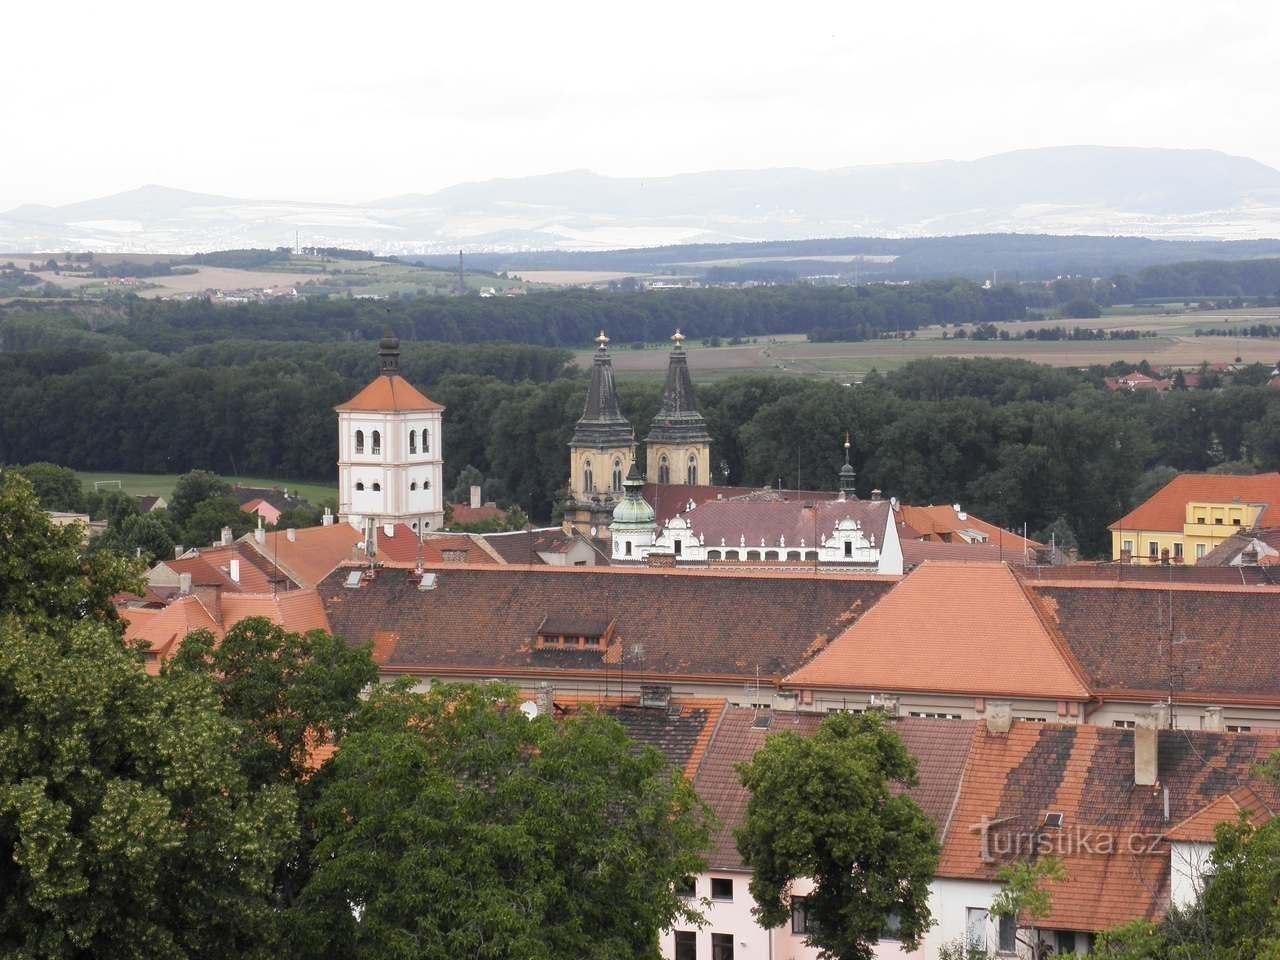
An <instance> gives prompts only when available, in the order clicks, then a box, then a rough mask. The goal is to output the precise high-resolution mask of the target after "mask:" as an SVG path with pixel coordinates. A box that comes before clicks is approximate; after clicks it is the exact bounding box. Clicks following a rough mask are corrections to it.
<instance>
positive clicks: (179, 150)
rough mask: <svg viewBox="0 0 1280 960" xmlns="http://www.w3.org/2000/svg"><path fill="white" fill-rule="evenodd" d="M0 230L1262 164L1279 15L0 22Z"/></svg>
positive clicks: (826, 7) (281, 10) (542, 13)
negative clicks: (701, 186) (1145, 163)
mask: <svg viewBox="0 0 1280 960" xmlns="http://www.w3.org/2000/svg"><path fill="white" fill-rule="evenodd" d="M3 20H4V35H5V43H4V52H3V56H2V57H0V85H2V86H0V89H2V90H3V92H4V95H5V102H6V109H5V121H4V129H5V137H4V139H5V141H7V143H6V146H5V147H4V148H3V149H2V150H0V210H3V209H7V208H9V207H12V206H14V205H16V204H19V203H24V202H37V203H53V204H58V203H67V202H72V201H75V200H81V199H87V198H89V197H94V196H100V195H103V194H108V193H114V192H117V191H120V190H126V189H130V188H133V187H136V186H139V185H141V184H144V183H160V184H165V185H167V186H172V187H181V188H185V189H189V190H197V191H202V192H208V193H219V194H225V195H230V196H241V197H258V198H264V199H265V198H274V199H297V200H333V201H361V200H370V199H375V198H378V197H384V196H390V195H394V194H400V193H410V192H429V191H432V190H435V189H438V188H440V187H444V186H448V185H450V184H453V183H458V182H462V181H467V180H483V179H489V178H492V177H502V176H522V175H527V174H536V173H548V172H552V171H557V170H567V169H575V168H588V169H591V170H595V171H597V172H600V173H606V174H614V175H660V174H669V173H677V172H685V171H695V170H708V169H723V168H730V167H732V168H744V167H771V166H803V167H817V168H829V167H841V166H849V165H853V164H860V163H889V162H896V161H922V160H935V159H943V158H950V159H957V160H964V159H973V158H976V157H980V156H985V155H987V154H991V153H998V152H1000V151H1004V150H1012V149H1019V148H1024V147H1040V146H1052V145H1058V144H1073V143H1091V144H1109V145H1118V146H1163V147H1206V148H1213V149H1218V150H1224V151H1226V152H1228V153H1234V154H1240V155H1244V156H1249V157H1253V158H1254V159H1256V160H1260V161H1262V162H1264V163H1268V164H1270V165H1272V166H1276V167H1280V123H1278V122H1277V121H1278V120H1280V65H1278V63H1280V61H1278V60H1277V51H1278V50H1280V4H1277V3H1274V2H1271V0H1256V2H1240V3H1230V2H1223V0H1214V2H1212V3H1209V2H1187V0H1165V2H1159V3H1146V2H1131V0H1109V2H1092V0H1088V2H1085V0H1076V2H1072V3H1070V4H1046V3H1028V2H1026V0H1018V2H1010V3H997V2H990V3H988V2H982V0H975V2H970V3H955V2H949V0H948V2H936V3H933V2H931V3H922V2H908V0H895V2H892V3H870V2H857V0H843V2H837V3H831V4H816V3H813V4H811V3H804V2H794V0H793V2H791V3H781V4H780V3H777V2H773V3H768V4H763V3H761V4H753V3H747V2H743V0H737V2H734V3H715V4H713V3H708V2H699V0H684V2H681V3H663V2H653V0H650V2H646V3H607V2H599V0H596V2H592V3H583V4H568V3H558V2H554V0H542V2H540V3H536V2H529V0H526V2H523V3H520V4H506V3H500V2H493V0H489V2H475V0H472V2H458V3H445V2H441V0H436V2H432V3H425V2H421V0H418V2H414V3H411V4H403V5H400V4H392V3H388V2H385V0H384V2H367V3H363V4H361V3H351V2H350V0H347V2H343V3H338V4H333V5H327V4H324V3H316V2H312V3H306V4H301V3H299V4H293V3H284V2H277V0H257V2H254V3H245V4H241V3H235V2H219V3H200V4H196V3H173V2H171V0H170V2H166V3H162V4H155V5H151V4H143V3H132V2H128V0H126V2H123V3H115V4H107V3H101V2H94V3H91V4H79V3H74V2H72V3H67V2H59V3H57V4H54V5H48V4H38V3H16V4H12V5H7V6H6V9H5V13H4V17H3Z"/></svg>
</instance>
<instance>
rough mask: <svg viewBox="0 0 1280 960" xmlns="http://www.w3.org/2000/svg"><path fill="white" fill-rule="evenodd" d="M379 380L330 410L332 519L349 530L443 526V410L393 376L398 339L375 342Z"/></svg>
mask: <svg viewBox="0 0 1280 960" xmlns="http://www.w3.org/2000/svg"><path fill="white" fill-rule="evenodd" d="M378 365H379V375H378V377H377V378H376V379H375V380H374V381H373V382H372V383H370V384H369V385H368V386H367V387H365V388H364V389H363V390H361V391H360V392H359V393H357V394H356V395H355V396H354V397H352V398H351V399H350V400H348V401H347V402H346V403H343V404H340V405H339V406H337V407H335V408H334V409H335V410H337V412H338V513H339V516H340V517H341V518H342V519H343V520H344V521H346V522H347V523H350V524H351V525H352V526H355V527H358V528H360V529H364V528H365V526H366V524H368V523H369V522H370V521H372V522H373V523H376V524H379V525H381V524H386V523H404V524H408V526H409V527H410V528H411V529H413V530H414V531H415V532H416V533H418V534H419V535H421V534H422V533H423V532H425V531H428V530H438V529H439V528H440V527H442V526H444V490H443V486H444V456H443V452H444V419H443V417H444V407H442V406H441V405H440V404H438V403H436V402H435V401H434V400H431V399H430V398H428V397H426V396H424V395H423V394H421V393H419V392H418V391H417V390H416V389H414V387H413V385H412V384H410V383H409V381H407V380H405V379H404V378H403V377H401V376H400V341H399V340H397V339H396V338H395V337H393V336H386V337H383V338H382V341H381V343H379V345H378Z"/></svg>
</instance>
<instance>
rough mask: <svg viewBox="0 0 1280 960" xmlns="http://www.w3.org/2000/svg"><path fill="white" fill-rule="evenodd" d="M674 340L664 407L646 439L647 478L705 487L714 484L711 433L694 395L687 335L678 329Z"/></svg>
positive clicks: (654, 420) (661, 408)
mask: <svg viewBox="0 0 1280 960" xmlns="http://www.w3.org/2000/svg"><path fill="white" fill-rule="evenodd" d="M671 339H672V341H673V342H674V343H675V346H674V347H673V348H672V350H671V358H670V360H669V361H668V363H667V382H666V385H665V386H664V387H663V389H662V406H661V407H659V408H658V412H657V413H656V414H654V417H653V423H652V424H651V425H650V428H649V435H648V436H647V437H645V440H644V447H645V462H646V465H647V467H648V469H647V470H646V472H645V479H646V480H648V481H649V482H650V483H663V484H666V483H683V484H687V485H689V486H691V487H705V486H709V485H710V484H711V434H709V433H707V423H706V421H705V420H704V419H703V418H702V414H700V413H699V412H698V406H697V402H696V401H695V399H694V396H693V380H692V379H691V378H690V377H689V359H688V355H687V354H686V353H685V352H684V335H683V334H682V333H681V332H680V331H679V330H677V331H676V332H675V336H673V337H672V338H671Z"/></svg>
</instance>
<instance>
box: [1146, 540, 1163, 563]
mask: <svg viewBox="0 0 1280 960" xmlns="http://www.w3.org/2000/svg"><path fill="white" fill-rule="evenodd" d="M1147 556H1148V557H1150V558H1151V559H1152V560H1158V559H1159V558H1160V544H1159V543H1157V542H1156V541H1155V540H1148V541H1147Z"/></svg>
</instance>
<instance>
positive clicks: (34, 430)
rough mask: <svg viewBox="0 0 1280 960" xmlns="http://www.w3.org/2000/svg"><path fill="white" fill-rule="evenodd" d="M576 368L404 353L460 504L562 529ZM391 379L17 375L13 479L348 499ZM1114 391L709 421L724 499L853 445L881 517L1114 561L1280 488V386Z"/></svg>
mask: <svg viewBox="0 0 1280 960" xmlns="http://www.w3.org/2000/svg"><path fill="white" fill-rule="evenodd" d="M237 312H243V313H250V312H251V311H249V310H247V309H246V308H234V309H224V310H220V311H219V314H220V315H223V316H227V317H228V318H229V319H228V323H230V324H232V325H235V324H239V323H242V322H243V321H244V317H243V316H240V317H235V316H233V315H234V314H236V313H237ZM610 326H611V328H613V327H614V326H616V325H614V324H611V325H610ZM262 332H265V331H262ZM182 333H183V331H182V330H181V329H180V330H179V331H177V332H176V333H175V334H174V336H175V337H178V338H180V337H181V336H182ZM89 335H90V336H91V337H92V336H99V335H100V334H95V333H90V334H89ZM279 335H280V333H279V332H277V336H279ZM568 361H569V355H568V354H567V352H566V351H564V350H559V349H550V348H545V347H536V346H520V345H512V344H502V343H490V344H479V345H468V346H458V345H455V344H433V343H421V342H413V343H406V344H404V357H403V361H402V362H403V368H404V371H405V374H406V376H408V377H409V378H410V379H411V380H412V381H413V382H415V383H416V384H418V385H419V386H420V387H421V388H422V389H423V390H424V391H426V392H427V393H429V394H430V395H431V396H432V397H433V398H434V399H435V400H437V401H439V402H441V403H443V404H445V405H446V406H447V408H448V412H447V414H446V421H445V422H446V433H445V455H446V477H445V479H446V483H448V484H449V485H452V484H453V483H454V481H455V480H456V477H457V475H458V473H459V472H460V471H461V470H462V469H463V468H465V467H467V466H474V467H476V468H477V469H478V470H479V471H480V472H481V473H482V474H483V475H484V476H485V477H487V478H489V481H490V486H489V490H490V491H491V493H492V495H494V496H496V497H498V498H499V499H500V500H503V501H504V502H507V503H511V504H515V505H517V506H520V507H521V508H522V509H524V510H526V511H527V512H529V513H530V514H531V516H533V517H534V518H535V519H538V520H547V519H550V518H551V517H552V516H553V515H554V513H555V509H556V503H557V502H558V500H559V498H560V495H561V491H562V489H563V487H564V485H565V480H566V476H565V471H566V466H565V464H566V456H567V453H566V451H567V443H568V440H569V436H570V433H571V431H572V429H573V424H574V421H575V420H576V419H577V417H578V416H579V415H580V413H581V409H582V404H583V399H584V396H585V392H586V379H585V377H584V375H583V374H582V373H580V372H578V371H577V370H576V369H575V368H573V367H571V366H570V364H569V363H568ZM374 370H375V364H374V347H373V344H372V343H370V342H367V341H366V342H361V343H350V342H348V343H316V342H302V343H281V342H267V341H244V340H238V341H226V342H221V343H208V344H203V345H199V346H190V347H186V348H184V349H182V350H178V351H176V352H174V353H173V354H171V355H168V356H165V355H162V354H158V353H154V352H148V351H143V350H139V349H136V348H135V347H134V345H133V344H128V343H126V344H125V345H123V348H122V349H121V350H119V351H118V352H114V353H109V352H106V351H104V350H102V349H84V348H83V347H81V348H74V347H73V348H67V349H39V350H27V351H22V352H9V353H3V354H0V462H9V463H25V462H31V461H37V460H39V461H50V462H54V463H61V464H64V465H68V466H72V467H75V468H78V469H84V470H119V471H130V472H134V471H136V472H154V473H182V472H185V471H187V470H190V469H197V468H202V469H208V470H213V471H216V472H218V473H222V474H225V475H255V474H256V475H265V476H274V477H279V478H282V479H299V480H325V479H332V477H333V476H334V473H335V466H334V459H335V456H336V450H335V447H336V444H335V417H334V414H333V406H334V405H335V404H337V403H340V402H342V401H343V400H345V399H347V397H349V396H351V395H352V394H354V393H355V392H356V391H357V390H358V389H359V388H360V387H361V386H363V385H364V383H366V382H367V381H368V380H369V379H370V378H371V377H372V376H373V374H374ZM1104 373H1105V371H1103V370H1101V369H1095V370H1091V371H1083V372H1081V371H1069V370H1061V369H1054V368H1049V367H1042V366H1037V365H1034V364H1030V363H1026V362H1022V361H1003V360H968V361H963V360H950V359H948V360H922V361H918V362H915V363H912V364H910V365H908V366H906V367H904V368H903V369H901V370H899V371H895V372H893V373H890V374H884V375H875V374H873V375H872V376H871V377H869V378H868V379H867V380H866V382H864V383H862V384H860V385H856V386H853V387H844V386H841V385H838V384H833V383H825V382H809V381H804V380H799V379H795V378H790V377H774V376H763V375H762V376H744V377H736V378H731V379H727V380H724V381H720V382H717V383H714V384H708V385H706V386H704V387H702V388H700V391H699V402H700V406H701V409H702V410H703V412H704V413H705V415H706V417H707V421H708V425H709V428H710V431H711V435H712V437H713V440H714V452H713V462H714V463H715V464H716V480H717V481H720V482H724V481H727V482H729V483H732V484H743V485H763V484H767V483H775V484H776V483H778V482H779V481H780V482H781V483H782V484H783V485H785V486H787V487H795V486H797V485H798V486H800V487H805V488H824V489H826V488H833V487H834V485H835V480H836V471H837V469H838V467H839V465H840V463H841V447H840V443H841V439H842V437H843V435H844V432H845V431H846V430H849V431H850V432H851V433H852V436H853V465H854V467H855V468H856V470H857V472H858V490H859V493H860V494H861V495H863V496H867V495H869V494H870V492H871V490H872V489H880V490H882V491H884V494H885V496H897V497H899V498H900V499H902V500H903V501H905V502H909V503H952V502H960V503H963V504H964V505H965V506H966V507H967V508H968V509H970V510H972V511H973V512H974V513H976V514H978V515H980V516H983V517H986V518H988V519H990V520H991V521H993V522H996V523H999V524H1002V525H1005V526H1008V527H1017V528H1021V527H1022V526H1023V524H1026V525H1027V528H1028V530H1030V531H1032V532H1042V531H1045V530H1047V529H1048V528H1049V527H1050V525H1053V524H1058V527H1057V528H1056V529H1058V530H1059V532H1060V533H1061V531H1062V527H1063V526H1064V525H1065V527H1067V528H1069V529H1070V530H1071V531H1074V533H1075V535H1076V536H1077V537H1078V538H1079V541H1080V544H1081V546H1082V548H1083V549H1084V550H1085V551H1086V552H1094V553H1096V552H1100V551H1102V550H1103V549H1104V547H1105V537H1104V531H1105V527H1106V525H1107V523H1109V522H1110V521H1112V520H1114V519H1115V518H1116V517H1118V516H1119V515H1121V514H1122V513H1123V512H1124V511H1125V510H1127V509H1128V508H1129V507H1130V506H1132V505H1133V504H1134V503H1135V502H1136V501H1137V500H1139V499H1141V498H1142V497H1143V496H1145V495H1146V494H1148V493H1150V492H1151V490H1152V489H1153V484H1156V483H1158V482H1159V481H1160V480H1162V479H1167V476H1168V472H1169V469H1170V468H1172V469H1177V470H1206V469H1212V468H1215V467H1220V466H1222V465H1223V464H1227V465H1231V468H1232V469H1240V470H1252V469H1277V468H1280V393H1277V392H1276V391H1274V390H1271V389H1270V388H1268V387H1267V386H1266V381H1267V375H1268V373H1269V370H1267V369H1265V368H1262V367H1255V368H1251V369H1249V370H1246V371H1245V372H1244V373H1242V374H1241V375H1239V376H1238V377H1237V378H1236V385H1234V386H1231V387H1228V388H1226V389H1222V390H1198V391H1175V392H1174V393H1172V394H1168V395H1165V396H1154V395H1134V394H1113V393H1110V392H1109V391H1107V390H1106V389H1104V387H1103V386H1102V376H1103V374H1104ZM619 391H620V395H621V400H622V404H623V408H624V412H625V413H626V414H627V416H628V417H629V418H630V420H631V421H632V423H633V425H634V426H635V429H636V435H637V437H639V438H643V437H644V435H645V434H646V432H647V430H648V425H649V421H650V420H651V418H652V417H653V415H654V413H655V411H656V410H657V407H658V404H659V401H660V395H661V384H660V383H659V382H656V381H634V382H632V381H622V382H621V383H620V384H619Z"/></svg>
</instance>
